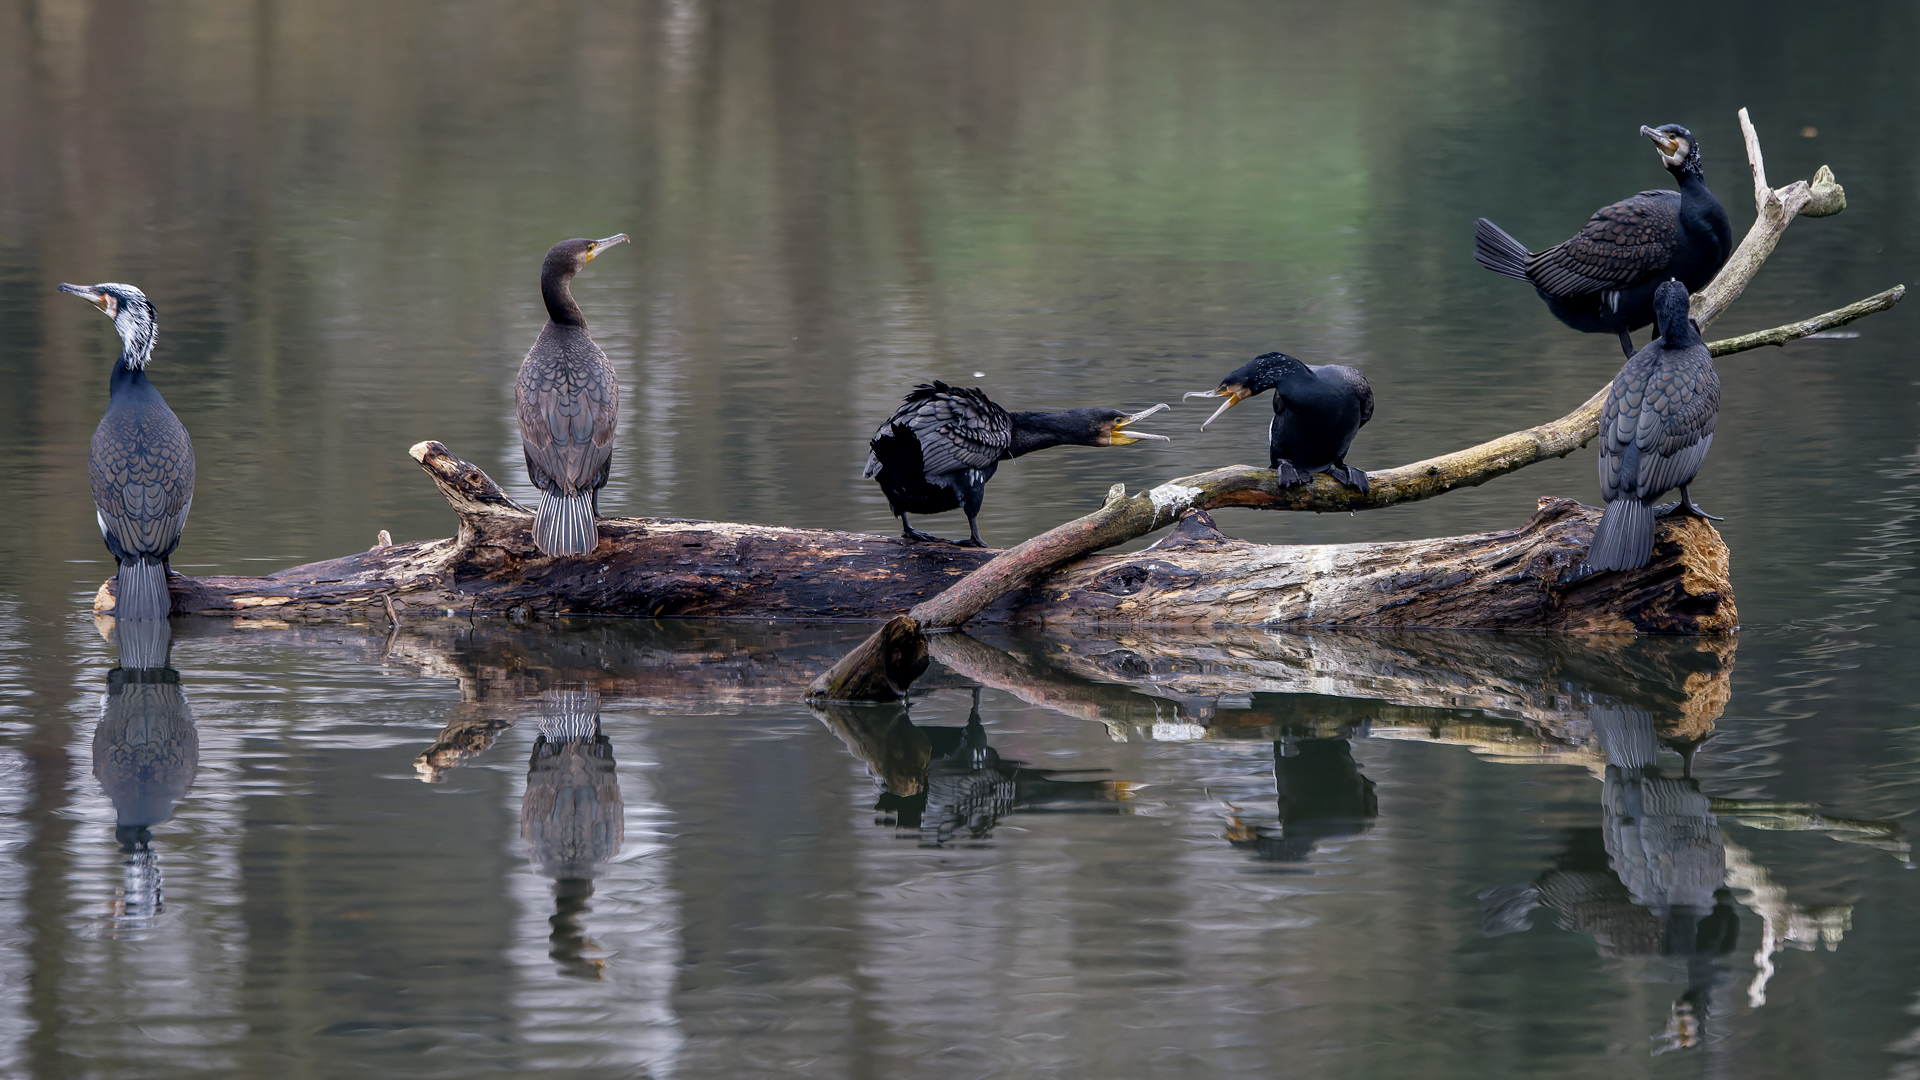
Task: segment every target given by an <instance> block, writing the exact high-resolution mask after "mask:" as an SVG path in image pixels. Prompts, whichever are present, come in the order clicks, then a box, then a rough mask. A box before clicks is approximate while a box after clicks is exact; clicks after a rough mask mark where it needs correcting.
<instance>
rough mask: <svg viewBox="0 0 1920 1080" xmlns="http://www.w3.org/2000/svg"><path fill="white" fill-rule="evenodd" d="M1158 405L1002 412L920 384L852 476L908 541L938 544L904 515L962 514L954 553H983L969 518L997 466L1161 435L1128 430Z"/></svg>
mask: <svg viewBox="0 0 1920 1080" xmlns="http://www.w3.org/2000/svg"><path fill="white" fill-rule="evenodd" d="M1164 408H1166V406H1165V405H1155V406H1154V407H1152V408H1151V409H1145V410H1142V411H1140V412H1137V413H1124V412H1121V411H1120V410H1119V409H1068V410H1067V411H1065V412H1055V413H1050V412H1016V413H1010V412H1008V411H1007V410H1005V409H1003V408H1001V407H1000V406H998V405H996V404H994V403H993V402H992V401H989V400H987V395H986V394H985V393H983V392H981V391H980V390H979V389H978V388H977V387H957V386H948V385H947V384H946V383H943V382H938V381H936V382H933V383H922V384H921V385H919V386H916V387H914V388H913V392H912V393H910V394H908V395H907V397H906V401H905V403H904V404H902V405H901V406H900V407H899V408H898V409H895V410H894V413H893V415H892V416H890V417H888V418H887V422H886V423H884V424H881V425H880V430H878V431H876V432H874V434H873V440H872V441H871V442H870V443H869V444H868V449H869V452H868V454H867V467H866V469H865V471H863V472H862V473H861V474H860V475H861V476H862V477H865V478H866V479H869V480H877V481H879V483H880V490H881V491H884V492H886V495H887V505H888V506H889V507H891V508H892V509H893V512H894V514H895V516H897V517H898V518H899V519H900V529H901V536H902V537H904V538H905V539H908V540H935V541H937V540H940V538H939V537H937V536H929V535H928V534H926V533H923V532H921V531H920V530H918V529H916V528H914V527H912V526H911V525H908V524H907V515H908V514H939V513H944V512H946V511H948V510H953V509H961V510H965V511H966V512H967V528H968V529H969V530H970V532H971V535H970V536H969V537H968V538H967V539H965V540H961V541H959V544H960V546H962V547H985V546H986V544H985V543H983V542H982V541H981V539H980V526H979V523H978V522H977V521H975V517H976V516H977V515H978V514H979V513H980V500H981V499H982V497H984V496H985V494H986V489H987V481H988V480H991V479H993V474H994V472H995V471H996V470H997V469H999V468H1000V463H1001V462H1002V461H1005V460H1007V459H1008V458H1017V457H1020V456H1021V455H1023V454H1031V453H1033V452H1034V451H1036V450H1045V449H1047V448H1049V447H1053V446H1126V445H1127V444H1129V443H1136V442H1140V441H1141V440H1143V439H1157V440H1159V441H1161V442H1165V441H1166V440H1167V437H1166V436H1165V435H1149V434H1147V433H1146V432H1143V431H1131V430H1128V428H1129V426H1130V425H1132V424H1134V423H1137V422H1138V421H1140V420H1142V419H1144V418H1145V417H1149V416H1152V415H1153V414H1154V413H1157V412H1159V411H1160V410H1161V409H1164Z"/></svg>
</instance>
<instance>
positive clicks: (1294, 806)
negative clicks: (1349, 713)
mask: <svg viewBox="0 0 1920 1080" xmlns="http://www.w3.org/2000/svg"><path fill="white" fill-rule="evenodd" d="M1273 783H1274V788H1275V789H1276V790H1277V792H1278V794H1279V800H1280V824H1279V827H1278V829H1277V830H1262V829H1256V828H1252V827H1249V826H1247V825H1245V824H1243V823H1241V822H1240V821H1239V820H1238V819H1237V818H1236V819H1235V821H1234V826H1233V828H1232V829H1231V831H1229V832H1228V834H1227V839H1228V841H1229V842H1231V843H1232V844H1233V846H1234V847H1237V848H1243V849H1247V850H1250V851H1252V852H1254V853H1255V854H1256V855H1258V856H1259V857H1260V858H1261V859H1262V860H1265V861H1270V862H1301V861H1304V860H1305V859H1306V858H1307V857H1308V856H1310V855H1312V854H1313V849H1314V847H1315V845H1317V844H1320V843H1322V842H1324V841H1327V840H1337V839H1341V838H1344V837H1349V836H1359V835H1360V834H1362V833H1364V832H1366V831H1367V829H1369V828H1370V827H1372V825H1373V819H1374V818H1376V817H1378V816H1380V799H1379V796H1378V795H1376V794H1375V793H1374V785H1373V781H1372V780H1369V779H1367V777H1366V775H1365V774H1363V773H1362V772H1361V771H1360V766H1359V764H1358V763H1357V762H1355V761H1354V760H1353V743H1352V741H1351V740H1349V739H1342V738H1335V739H1285V740H1282V741H1280V742H1276V743H1274V744H1273Z"/></svg>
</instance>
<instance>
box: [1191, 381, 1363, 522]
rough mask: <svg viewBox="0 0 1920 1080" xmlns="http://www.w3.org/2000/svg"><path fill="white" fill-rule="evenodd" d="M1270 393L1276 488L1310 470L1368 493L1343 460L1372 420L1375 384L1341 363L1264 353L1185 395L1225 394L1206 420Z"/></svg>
mask: <svg viewBox="0 0 1920 1080" xmlns="http://www.w3.org/2000/svg"><path fill="white" fill-rule="evenodd" d="M1268 390H1272V391H1273V423H1272V424H1270V425H1269V426H1268V427H1267V465H1268V466H1269V467H1270V468H1272V469H1273V470H1274V471H1275V472H1276V473H1278V474H1279V477H1280V486H1281V487H1286V486H1288V485H1290V484H1304V483H1306V482H1307V478H1308V477H1309V476H1311V475H1312V474H1314V473H1317V472H1323V473H1326V474H1327V475H1328V476H1331V477H1333V478H1334V479H1335V480H1338V481H1340V482H1341V483H1343V484H1345V485H1347V486H1348V487H1350V488H1355V489H1357V490H1359V491H1360V492H1362V493H1364V492H1366V490H1367V488H1368V484H1367V474H1366V473H1365V472H1364V471H1362V470H1360V469H1356V468H1354V467H1353V466H1351V465H1348V464H1347V450H1348V448H1349V447H1351V446H1353V437H1354V435H1355V434H1357V433H1358V432H1359V430H1360V428H1361V426H1362V425H1363V424H1365V423H1366V422H1367V421H1369V420H1371V419H1373V387H1371V386H1369V385H1367V377H1366V376H1365V375H1362V374H1360V373H1359V372H1358V371H1355V370H1354V369H1352V368H1350V367H1346V366H1344V365H1341V364H1321V365H1318V366H1309V365H1307V364H1304V363H1301V362H1300V361H1299V360H1298V359H1295V358H1294V357H1291V356H1288V355H1287V354H1286V353H1278V352H1270V353H1262V354H1261V355H1259V356H1256V357H1254V358H1253V359H1252V360H1249V361H1247V362H1246V363H1245V364H1242V365H1241V366H1240V367H1238V368H1235V369H1234V370H1233V372H1232V373H1231V374H1229V375H1228V376H1227V377H1226V378H1224V379H1222V380H1220V386H1219V388H1218V389H1214V390H1194V391H1191V392H1189V393H1188V394H1187V395H1186V396H1187V397H1223V398H1226V399H1227V403H1226V404H1224V405H1222V406H1220V407H1219V408H1218V409H1215V410H1214V411H1213V415H1212V416H1209V417H1207V421H1206V423H1205V424H1201V425H1200V426H1201V428H1203V429H1204V428H1205V427H1206V426H1207V424H1211V423H1213V422H1214V421H1215V420H1218V419H1219V418H1220V414H1221V413H1223V412H1226V411H1227V410H1228V409H1231V408H1233V407H1234V406H1235V405H1238V404H1240V403H1241V402H1242V401H1245V400H1246V399H1248V398H1250V397H1252V396H1254V395H1255V394H1262V393H1265V392H1266V391H1268Z"/></svg>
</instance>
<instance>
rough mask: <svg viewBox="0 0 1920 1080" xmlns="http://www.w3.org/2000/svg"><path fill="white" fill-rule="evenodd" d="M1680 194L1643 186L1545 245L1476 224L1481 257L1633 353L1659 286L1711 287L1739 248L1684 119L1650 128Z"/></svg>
mask: <svg viewBox="0 0 1920 1080" xmlns="http://www.w3.org/2000/svg"><path fill="white" fill-rule="evenodd" d="M1640 134H1642V135H1645V136H1646V137H1647V138H1649V139H1652V140H1653V142H1654V145H1655V146H1657V147H1659V148H1660V160H1661V162H1662V163H1663V164H1665V165H1666V167H1667V171H1668V172H1670V173H1672V174H1673V178H1674V179H1675V180H1677V181H1679V182H1680V190H1679V191H1667V190H1664V189H1661V190H1654V191H1643V192H1641V193H1640V194H1638V195H1635V196H1634V197H1633V198H1631V199H1622V200H1621V201H1619V202H1617V203H1613V204H1611V205H1609V206H1603V207H1601V208H1600V209H1598V210H1596V211H1594V213H1593V218H1592V219H1591V220H1589V221H1588V222H1587V224H1586V227H1585V228H1583V229H1581V230H1580V231H1579V232H1578V233H1575V234H1574V236H1573V237H1572V238H1571V239H1569V240H1564V241H1562V242H1560V243H1558V244H1556V245H1554V246H1553V247H1550V248H1548V249H1547V250H1545V251H1541V252H1532V251H1528V250H1527V249H1526V247H1525V246H1523V245H1522V244H1521V243H1520V242H1519V241H1518V240H1515V239H1514V238H1513V237H1511V236H1508V235H1507V234H1506V232H1505V231H1504V230H1502V229H1501V228H1500V226H1498V225H1495V224H1494V223H1493V222H1491V221H1488V220H1487V219H1486V218H1481V219H1480V220H1479V221H1477V222H1476V223H1475V226H1474V238H1473V257H1474V260H1475V261H1477V262H1478V263H1479V264H1480V265H1481V266H1484V267H1486V268H1487V269H1489V270H1492V271H1493V272H1494V273H1497V274H1505V275H1506V276H1508V277H1510V278H1518V279H1519V280H1521V281H1525V282H1528V283H1530V284H1532V285H1533V287H1534V288H1535V289H1537V290H1539V292H1540V298H1541V299H1542V300H1545V301H1546V302H1547V307H1548V309H1550V310H1551V311H1552V312H1553V313H1554V315H1556V316H1557V317H1559V319H1560V321H1561V322H1563V323H1566V324H1567V325H1568V326H1571V327H1573V328H1574V329H1575V330H1582V331H1585V332H1586V333H1589V334H1618V335H1620V348H1621V350H1622V351H1623V352H1625V353H1626V354H1627V355H1628V356H1632V355H1633V335H1632V331H1635V330H1638V329H1640V328H1641V327H1643V326H1645V325H1647V324H1648V323H1650V322H1652V321H1653V290H1654V287H1655V286H1656V285H1658V284H1659V283H1660V282H1663V281H1666V280H1667V279H1668V278H1679V279H1680V281H1681V283H1682V284H1684V285H1686V287H1687V291H1688V292H1696V291H1698V290H1700V289H1702V288H1705V287H1706V284H1707V282H1709V281H1712V280H1713V276H1714V275H1715V274H1717V273H1719V272H1720V268H1721V267H1722V266H1724V265H1726V262H1727V256H1729V255H1731V254H1733V226H1732V225H1731V224H1729V223H1728V221H1727V211H1726V208H1725V207H1723V206H1721V205H1720V200H1719V199H1716V198H1714V197H1713V192H1712V191H1709V190H1708V189H1707V181H1706V177H1705V176H1704V175H1702V173H1701V172H1700V144H1699V143H1698V142H1696V141H1695V140H1694V137H1693V133H1692V132H1690V131H1688V130H1687V129H1686V128H1683V127H1681V126H1680V125H1679V124H1667V125H1665V126H1663V127H1658V128H1650V127H1642V128H1641V129H1640Z"/></svg>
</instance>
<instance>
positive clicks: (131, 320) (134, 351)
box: [60, 281, 155, 368]
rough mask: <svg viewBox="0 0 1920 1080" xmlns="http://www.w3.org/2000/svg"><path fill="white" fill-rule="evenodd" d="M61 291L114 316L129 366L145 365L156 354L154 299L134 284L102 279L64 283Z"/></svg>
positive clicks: (115, 325) (109, 316) (114, 322)
mask: <svg viewBox="0 0 1920 1080" xmlns="http://www.w3.org/2000/svg"><path fill="white" fill-rule="evenodd" d="M60 291H61V292H63V293H72V294H73V295H75V296H78V297H80V298H82V299H84V300H86V301H87V302H88V303H90V304H92V305H93V306H94V307H97V308H99V309H100V310H101V311H102V312H104V313H105V314H106V316H107V318H109V319H112V320H113V328H114V330H115V331H117V332H118V333H119V335H120V340H121V341H122V342H124V343H125V344H126V346H127V353H126V354H125V355H128V356H129V359H128V361H127V363H128V365H129V366H130V367H136V368H140V367H145V366H146V365H147V359H148V358H149V357H151V356H152V355H153V340H154V332H155V321H154V317H153V301H151V300H148V299H147V294H146V293H143V292H141V291H140V290H139V289H136V288H134V287H133V286H131V285H121V284H119V283H118V282H112V281H107V282H102V283H101V284H99V285H67V284H62V285H61V286H60Z"/></svg>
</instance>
